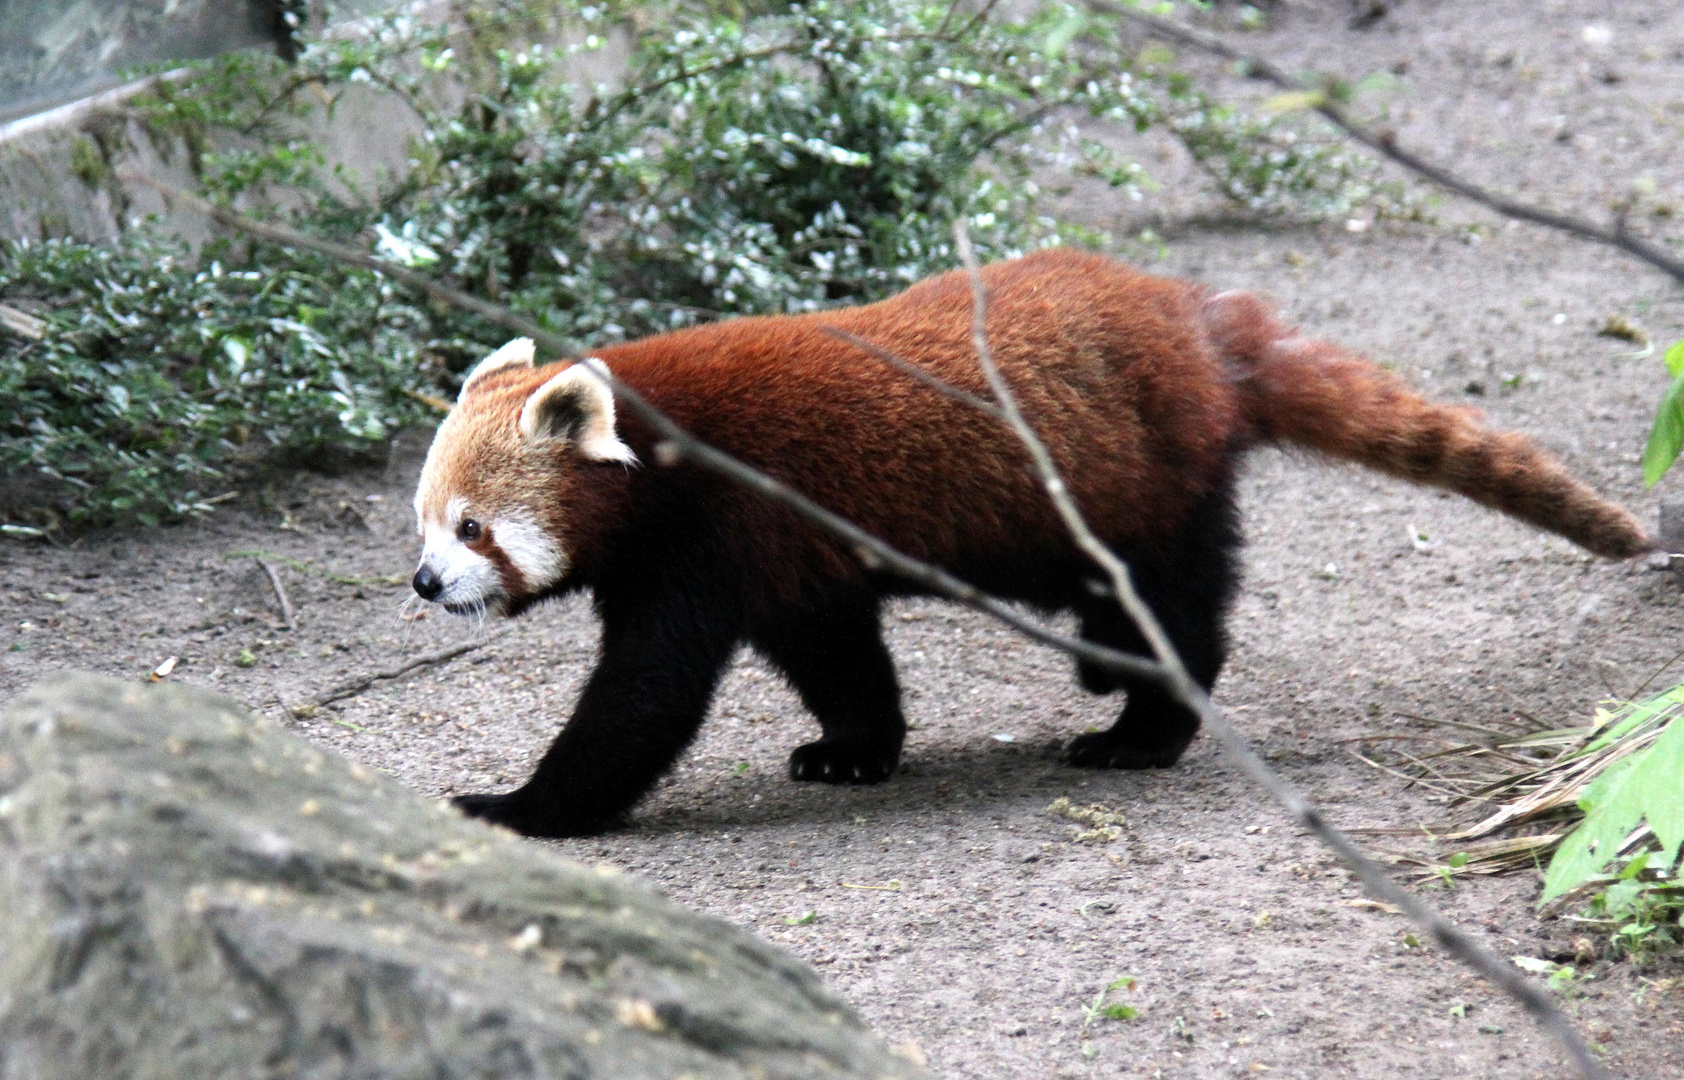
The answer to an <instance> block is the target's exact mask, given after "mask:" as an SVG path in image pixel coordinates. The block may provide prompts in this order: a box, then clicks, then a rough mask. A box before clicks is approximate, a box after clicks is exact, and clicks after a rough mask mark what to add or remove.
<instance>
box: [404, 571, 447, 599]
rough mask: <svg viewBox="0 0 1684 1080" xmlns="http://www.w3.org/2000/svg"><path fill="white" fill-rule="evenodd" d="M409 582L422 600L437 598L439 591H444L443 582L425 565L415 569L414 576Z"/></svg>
mask: <svg viewBox="0 0 1684 1080" xmlns="http://www.w3.org/2000/svg"><path fill="white" fill-rule="evenodd" d="M409 583H410V584H411V585H413V586H414V587H415V594H416V595H417V596H419V597H420V598H421V599H423V600H437V599H438V598H439V593H441V592H443V591H444V582H442V581H440V580H439V576H438V575H437V574H435V573H433V572H432V570H430V569H428V568H427V567H425V566H423V567H422V568H421V569H419V570H417V571H415V576H414V577H413V578H411V579H410V582H409Z"/></svg>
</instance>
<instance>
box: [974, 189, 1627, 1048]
mask: <svg viewBox="0 0 1684 1080" xmlns="http://www.w3.org/2000/svg"><path fill="white" fill-rule="evenodd" d="M953 239H954V243H955V246H956V248H957V249H958V252H959V257H960V259H961V260H962V261H963V262H964V264H965V269H966V271H967V272H968V273H969V274H970V278H971V295H972V302H971V339H972V341H973V342H974V343H975V345H976V350H977V360H978V362H979V363H980V364H981V365H982V369H983V373H984V374H985V375H986V376H987V378H988V385H989V386H990V387H991V388H992V389H993V391H994V397H995V398H996V400H998V401H999V403H1000V409H1001V411H1002V412H1004V413H1005V416H1006V422H1007V423H1008V424H1010V425H1011V428H1012V430H1013V431H1014V432H1016V433H1017V437H1018V438H1019V440H1021V441H1022V443H1023V445H1024V446H1025V447H1026V448H1027V449H1028V450H1029V455H1030V457H1031V459H1032V460H1033V461H1034V463H1035V468H1036V470H1037V471H1038V472H1039V473H1040V478H1041V484H1042V486H1043V487H1045V488H1046V491H1047V496H1048V497H1049V498H1050V499H1052V502H1053V505H1054V506H1055V507H1056V508H1057V510H1058V515H1059V517H1060V518H1062V519H1063V521H1064V524H1065V527H1066V528H1067V529H1069V531H1070V535H1071V537H1072V538H1073V539H1074V540H1075V541H1076V544H1077V546H1078V547H1080V548H1081V549H1082V551H1083V552H1085V553H1086V554H1087V555H1088V556H1089V557H1090V558H1092V559H1093V560H1094V561H1095V562H1096V563H1098V564H1099V565H1100V566H1101V567H1102V568H1103V569H1104V570H1105V572H1106V574H1107V575H1108V576H1109V577H1110V578H1111V588H1112V590H1113V591H1114V593H1115V595H1116V597H1117V601H1118V602H1119V603H1121V604H1122V605H1123V609H1124V610H1125V611H1127V612H1128V615H1129V618H1131V619H1133V620H1134V624H1135V626H1136V628H1137V629H1139V630H1140V633H1141V636H1142V637H1144V638H1145V639H1146V641H1147V643H1148V644H1149V645H1150V646H1151V647H1152V652H1153V653H1154V655H1155V656H1156V658H1157V661H1158V663H1159V664H1161V665H1162V666H1163V668H1164V670H1165V671H1166V672H1167V673H1168V676H1169V687H1170V692H1171V693H1172V694H1174V695H1175V696H1176V697H1177V698H1179V699H1180V701H1181V703H1182V704H1184V705H1185V706H1187V708H1189V709H1191V710H1193V712H1195V713H1197V714H1198V716H1199V721H1200V723H1202V724H1203V725H1204V728H1205V730H1206V731H1208V732H1210V734H1211V736H1212V737H1213V738H1215V739H1216V741H1217V742H1218V743H1220V744H1221V746H1222V749H1223V750H1224V751H1226V752H1227V754H1228V756H1229V757H1231V758H1233V760H1234V761H1235V763H1236V764H1238V765H1239V767H1240V769H1241V771H1243V772H1244V773H1245V774H1246V775H1247V776H1249V777H1251V779H1252V780H1253V781H1254V782H1255V783H1256V784H1257V785H1258V786H1259V787H1261V788H1262V789H1263V790H1264V791H1266V792H1268V793H1269V795H1270V796H1271V797H1273V798H1274V800H1275V801H1276V802H1278V803H1280V804H1281V806H1283V807H1285V808H1286V810H1287V812H1288V813H1290V814H1291V815H1292V816H1293V817H1294V818H1296V819H1297V820H1298V823H1299V824H1300V825H1302V826H1303V827H1304V828H1306V829H1308V830H1309V831H1310V832H1312V833H1314V834H1315V835H1316V837H1317V838H1318V839H1320V840H1321V842H1322V843H1324V844H1326V845H1327V846H1328V847H1330V848H1332V849H1333V850H1334V851H1335V852H1336V853H1337V854H1338V855H1339V857H1340V858H1341V859H1343V860H1344V861H1345V864H1346V865H1347V866H1349V867H1350V868H1351V870H1352V872H1354V873H1355V874H1356V875H1357V877H1358V878H1359V879H1361V881H1362V883H1363V886H1364V887H1365V888H1366V889H1367V890H1368V892H1369V895H1371V896H1374V897H1376V898H1378V899H1381V900H1384V901H1385V902H1386V903H1389V904H1392V905H1394V906H1395V907H1397V908H1399V909H1401V910H1402V911H1403V913H1404V914H1405V915H1407V916H1409V918H1411V919H1413V920H1414V921H1415V922H1416V923H1417V924H1419V925H1420V926H1422V927H1423V928H1425V929H1426V931H1427V932H1428V933H1429V934H1431V935H1432V936H1433V939H1434V940H1436V941H1437V942H1438V943H1439V944H1440V945H1441V946H1443V947H1444V949H1445V951H1446V952H1448V953H1450V955H1451V956H1454V957H1455V958H1456V959H1458V960H1460V961H1462V963H1464V964H1466V965H1468V966H1469V967H1471V968H1473V969H1474V970H1475V971H1478V972H1479V973H1480V974H1481V975H1483V976H1485V977H1486V978H1487V979H1490V980H1491V981H1492V982H1494V983H1496V984H1497V985H1498V986H1501V987H1502V988H1503V989H1504V990H1505V991H1507V992H1508V994H1509V995H1510V996H1511V997H1513V998H1515V999H1516V1000H1517V1001H1519V1002H1520V1003H1521V1005H1523V1006H1524V1007H1525V1008H1526V1010H1527V1011H1528V1012H1530V1013H1531V1014H1532V1016H1533V1018H1534V1019H1535V1020H1537V1022H1538V1023H1539V1025H1540V1026H1542V1027H1543V1028H1544V1029H1545V1030H1546V1031H1548V1032H1550V1034H1552V1035H1554V1036H1555V1037H1556V1039H1557V1040H1559V1041H1560V1042H1561V1043H1562V1045H1563V1046H1565V1047H1566V1048H1567V1050H1568V1052H1569V1053H1570V1054H1572V1056H1573V1058H1574V1060H1575V1061H1576V1062H1577V1063H1578V1066H1579V1071H1580V1072H1581V1073H1582V1074H1583V1075H1584V1076H1585V1077H1586V1078H1587V1080H1602V1078H1605V1077H1607V1076H1608V1072H1607V1070H1606V1069H1604V1068H1603V1067H1602V1063H1601V1062H1600V1061H1598V1060H1596V1058H1595V1057H1593V1056H1592V1055H1591V1052H1590V1049H1589V1048H1588V1047H1587V1046H1586V1045H1585V1042H1584V1040H1583V1039H1582V1038H1580V1036H1579V1032H1578V1030H1577V1029H1575V1028H1574V1027H1573V1025H1572V1023H1571V1022H1570V1021H1569V1020H1568V1019H1567V1017H1566V1015H1565V1014H1563V1013H1562V1012H1561V1010H1560V1009H1558V1008H1556V1007H1555V1003H1554V1002H1552V1001H1550V999H1549V998H1548V997H1546V996H1544V993H1543V992H1542V991H1540V990H1539V989H1538V988H1537V987H1536V986H1534V985H1533V984H1532V983H1531V982H1530V981H1528V980H1527V979H1526V977H1525V976H1524V975H1522V974H1521V973H1520V971H1519V969H1517V968H1515V967H1514V965H1512V964H1507V963H1504V962H1503V960H1502V959H1501V958H1500V957H1498V956H1496V955H1495V954H1493V953H1491V952H1489V951H1488V950H1486V949H1485V948H1484V947H1482V946H1481V945H1480V944H1479V943H1478V942H1477V941H1475V940H1474V939H1473V938H1472V937H1471V936H1469V935H1468V934H1465V933H1463V932H1462V931H1461V930H1460V929H1458V928H1457V927H1456V925H1455V924H1454V923H1452V922H1451V921H1450V920H1448V919H1446V918H1445V917H1444V916H1443V915H1440V914H1439V913H1438V912H1437V911H1436V910H1434V909H1433V908H1432V907H1430V906H1428V905H1427V904H1425V903H1423V902H1422V901H1421V900H1420V899H1419V898H1418V897H1417V896H1416V895H1415V894H1414V893H1413V892H1410V891H1409V890H1408V889H1405V888H1404V887H1403V886H1401V885H1399V884H1398V883H1397V882H1395V881H1393V880H1392V878H1391V875H1389V874H1387V873H1386V871H1385V870H1384V869H1382V868H1381V866H1380V864H1379V863H1377V862H1375V861H1374V860H1373V859H1370V858H1369V857H1368V856H1367V855H1364V854H1363V853H1362V850H1361V849H1360V848H1358V847H1357V845H1356V844H1355V843H1354V842H1353V841H1352V840H1351V839H1350V838H1349V837H1347V836H1346V835H1345V834H1344V833H1342V832H1340V831H1339V830H1338V829H1337V828H1335V827H1334V826H1333V825H1332V824H1331V823H1330V822H1329V821H1328V820H1327V819H1326V818H1324V817H1323V816H1322V814H1321V811H1320V810H1318V809H1317V808H1316V807H1315V806H1314V805H1313V804H1312V803H1311V802H1310V801H1309V800H1308V799H1306V798H1305V797H1304V796H1303V795H1301V794H1299V792H1298V791H1297V790H1296V789H1295V788H1293V787H1292V786H1291V785H1290V784H1288V783H1287V782H1286V780H1285V779H1283V778H1282V777H1281V776H1280V775H1279V774H1278V773H1276V772H1275V771H1274V770H1273V769H1271V768H1269V766H1268V765H1266V764H1264V762H1263V759H1262V758H1260V757H1258V756H1257V755H1256V754H1255V753H1253V752H1252V749H1251V746H1250V744H1248V743H1247V742H1246V739H1245V737H1244V736H1243V735H1241V734H1240V733H1239V731H1238V730H1237V729H1236V728H1235V727H1234V726H1233V725H1232V724H1230V723H1228V720H1227V718H1226V717H1224V716H1223V715H1222V711H1221V710H1220V709H1218V708H1217V707H1216V704H1215V703H1214V702H1213V701H1211V699H1210V695H1209V694H1207V693H1206V692H1205V689H1204V687H1202V686H1200V685H1199V684H1198V683H1197V682H1195V681H1194V680H1193V677H1192V676H1191V675H1189V674H1188V673H1187V668H1186V665H1184V664H1183V663H1182V662H1181V657H1180V655H1179V654H1178V653H1177V652H1176V650H1175V646H1174V645H1173V644H1172V643H1171V642H1170V639H1169V635H1168V634H1166V633H1165V632H1164V628H1163V625H1162V624H1161V623H1159V622H1158V618H1157V616H1156V615H1154V614H1153V613H1152V610H1151V608H1149V607H1147V606H1146V603H1145V601H1144V600H1142V599H1141V598H1140V594H1139V592H1137V591H1136V590H1135V587H1134V580H1133V577H1132V576H1131V575H1130V573H1129V569H1128V566H1127V564H1125V563H1124V562H1123V561H1122V560H1121V559H1119V558H1118V557H1117V556H1116V554H1115V553H1113V552H1112V551H1111V549H1110V548H1108V547H1107V546H1106V545H1105V543H1104V542H1103V541H1101V540H1100V539H1099V537H1097V536H1095V535H1094V533H1093V530H1092V529H1090V528H1089V527H1088V523H1087V521H1086V520H1085V519H1084V518H1083V517H1082V513H1081V511H1080V509H1078V508H1077V506H1076V502H1075V500H1074V499H1073V498H1071V496H1070V489H1069V487H1068V486H1067V485H1066V484H1065V482H1064V478H1063V477H1062V476H1060V475H1059V472H1058V466H1057V464H1056V463H1055V462H1054V461H1053V459H1052V455H1051V454H1050V453H1049V452H1048V451H1047V447H1046V444H1045V443H1043V442H1042V441H1041V438H1040V436H1038V435H1037V434H1036V433H1035V429H1034V428H1033V427H1031V426H1030V425H1029V422H1028V421H1027V420H1025V419H1024V418H1023V413H1022V411H1021V410H1019V408H1018V405H1017V400H1016V398H1015V396H1014V395H1013V394H1012V389H1011V386H1010V385H1009V384H1008V383H1007V382H1006V380H1005V378H1004V377H1002V376H1001V374H1000V369H999V367H998V366H997V365H996V364H995V363H994V356H993V353H992V351H991V350H990V349H989V347H988V335H987V333H986V329H985V328H986V323H987V315H988V311H987V308H988V290H987V289H986V288H985V287H984V285H983V281H982V270H981V268H980V267H979V266H978V265H977V260H976V252H975V251H973V250H972V248H971V239H970V236H969V235H968V233H967V232H966V230H965V222H964V219H963V218H960V219H957V220H955V221H954V223H953Z"/></svg>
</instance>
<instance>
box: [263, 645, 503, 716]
mask: <svg viewBox="0 0 1684 1080" xmlns="http://www.w3.org/2000/svg"><path fill="white" fill-rule="evenodd" d="M501 636H502V635H501V634H499V635H497V637H501ZM497 637H489V638H481V639H480V640H479V641H464V642H462V643H460V644H457V645H452V646H450V647H449V648H447V649H439V650H438V651H437V652H430V653H424V654H423V655H421V656H417V657H415V658H414V659H411V660H408V661H406V662H404V663H403V664H400V665H399V666H397V667H395V668H392V669H391V670H389V671H375V672H371V673H369V674H367V675H364V676H362V677H361V678H359V679H355V680H353V681H351V682H348V683H342V684H341V685H339V686H336V687H334V688H333V689H332V690H329V691H327V692H326V693H325V694H322V695H321V696H320V697H318V698H316V699H315V700H314V701H310V702H306V703H305V704H303V705H294V706H293V707H292V710H291V711H292V714H293V715H294V716H309V715H312V714H314V713H315V711H316V710H317V709H319V708H321V707H322V706H323V705H331V704H332V703H333V702H335V701H343V700H345V699H346V698H349V697H356V696H357V695H358V694H360V693H362V692H363V691H364V690H367V689H368V688H369V687H371V686H373V685H374V684H375V683H377V682H385V681H388V680H391V679H396V678H399V677H401V676H404V675H408V674H409V673H410V672H412V671H414V670H415V669H416V668H423V667H431V666H432V665H434V664H443V663H446V662H448V661H451V660H454V659H456V658H457V657H458V656H463V655H466V654H467V653H471V652H473V651H474V650H476V649H483V648H484V647H485V646H487V645H489V644H491V643H492V642H493V641H496V640H497Z"/></svg>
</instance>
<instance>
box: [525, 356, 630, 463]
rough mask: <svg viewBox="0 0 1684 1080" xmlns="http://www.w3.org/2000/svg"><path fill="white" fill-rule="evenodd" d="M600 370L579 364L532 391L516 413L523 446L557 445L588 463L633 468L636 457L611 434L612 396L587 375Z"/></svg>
mask: <svg viewBox="0 0 1684 1080" xmlns="http://www.w3.org/2000/svg"><path fill="white" fill-rule="evenodd" d="M601 364H602V361H600V360H597V359H594V358H590V359H586V360H581V361H580V362H579V363H577V364H574V365H573V366H572V367H569V368H568V369H567V370H566V371H563V372H562V373H561V374H560V375H557V376H555V377H554V378H552V379H550V380H549V381H548V382H546V383H544V385H543V386H540V387H539V388H538V389H536V390H534V391H532V396H531V397H529V398H527V399H526V405H525V406H524V407H522V408H521V410H520V433H521V434H522V435H524V436H526V439H527V441H529V442H537V441H539V440H542V439H559V440H561V441H564V442H568V443H572V444H573V445H574V446H575V447H577V448H578V451H579V454H580V456H581V457H585V458H588V459H590V460H591V461H619V462H623V463H624V464H627V465H635V464H637V455H636V454H634V453H632V448H631V447H629V446H627V445H626V444H625V443H623V442H621V441H620V436H619V435H618V434H617V433H616V432H615V430H614V393H613V391H611V390H609V389H608V384H607V383H606V382H604V381H603V380H602V379H600V378H598V377H597V376H595V375H593V374H592V373H591V370H590V368H591V366H592V365H597V366H600V365H601ZM603 370H605V371H606V370H607V369H606V368H604V369H603Z"/></svg>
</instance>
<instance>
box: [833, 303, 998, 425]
mask: <svg viewBox="0 0 1684 1080" xmlns="http://www.w3.org/2000/svg"><path fill="white" fill-rule="evenodd" d="M822 329H823V330H824V332H825V333H826V334H829V335H830V336H831V337H833V338H835V339H836V340H837V341H842V342H846V343H847V344H849V345H852V346H853V347H854V348H856V349H858V350H860V351H861V352H863V353H867V354H868V355H870V356H874V357H876V358H877V359H878V360H881V361H883V363H885V364H888V365H889V366H890V367H892V368H894V369H895V370H896V371H898V372H900V373H901V374H903V375H909V376H911V377H912V378H914V379H917V380H918V381H919V382H921V383H923V384H924V385H925V386H928V387H929V388H930V389H932V390H934V391H936V392H937V393H941V394H946V395H947V396H948V397H950V398H952V399H953V400H954V401H962V402H964V403H965V404H966V405H969V406H970V407H971V408H973V409H978V410H981V411H982V412H985V413H987V414H988V415H989V416H992V417H994V418H995V419H998V420H1004V419H1005V418H1006V414H1005V413H1003V412H1001V411H1000V407H999V406H998V405H996V404H994V403H993V402H992V401H984V400H983V399H982V398H979V397H977V396H976V395H975V394H973V393H971V392H970V391H968V390H961V389H959V388H958V387H957V386H954V385H953V384H952V383H950V382H947V381H945V380H943V379H938V378H937V377H936V376H934V375H931V374H930V373H929V372H928V371H925V370H924V369H923V368H921V367H919V366H918V365H917V364H914V363H913V362H912V361H910V360H903V359H902V358H900V357H898V356H896V355H895V354H894V353H892V352H890V351H889V350H888V349H884V348H880V347H878V346H876V345H873V344H872V343H871V342H869V341H867V340H865V339H864V338H862V337H860V336H859V335H858V334H850V333H848V331H846V330H843V329H841V328H840V327H835V326H826V327H823V328H822Z"/></svg>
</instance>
